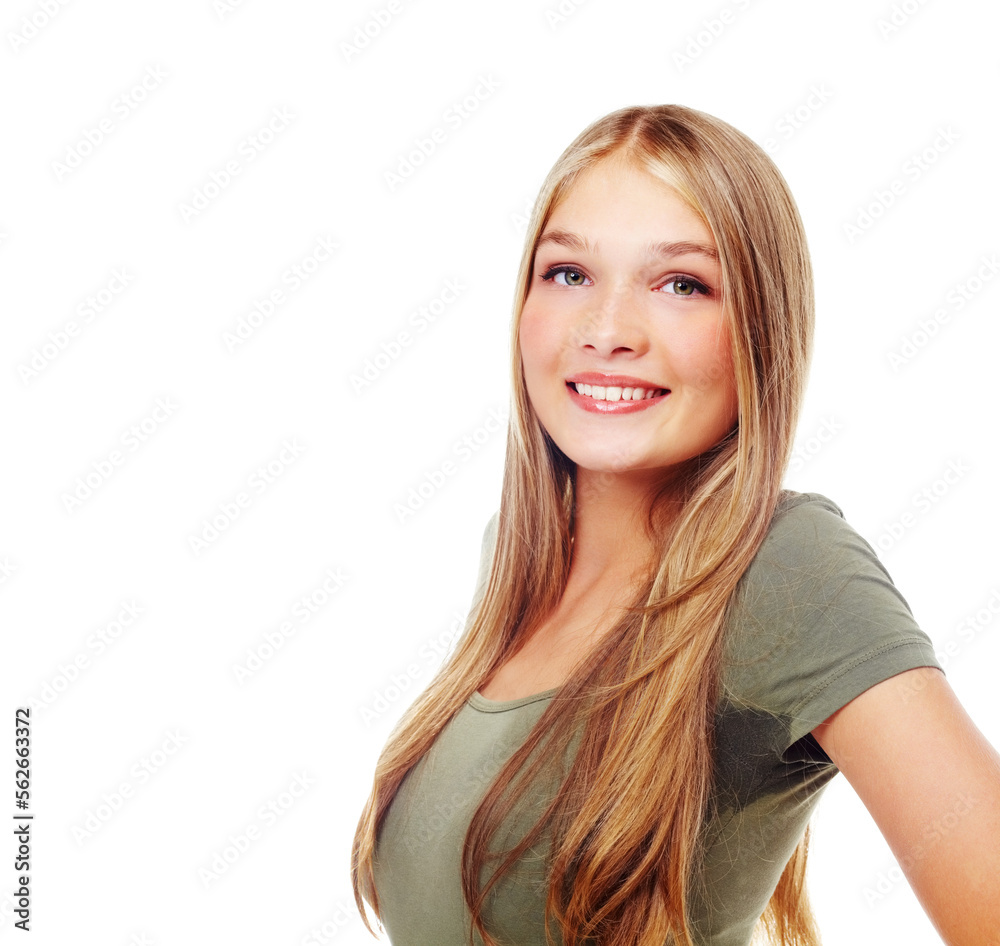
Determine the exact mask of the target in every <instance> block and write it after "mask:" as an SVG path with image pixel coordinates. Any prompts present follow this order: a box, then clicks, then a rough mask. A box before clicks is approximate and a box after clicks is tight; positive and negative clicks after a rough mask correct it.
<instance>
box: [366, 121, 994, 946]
mask: <svg viewBox="0 0 1000 946" xmlns="http://www.w3.org/2000/svg"><path fill="white" fill-rule="evenodd" d="M812 313H813V300H812V282H811V271H810V264H809V258H808V253H807V249H806V242H805V237H804V235H803V232H802V226H801V222H800V219H799V215H798V212H797V210H796V207H795V203H794V201H793V200H792V197H791V195H790V194H789V192H788V189H787V186H786V184H785V182H784V180H783V179H782V177H781V175H780V174H779V172H778V171H777V169H776V168H775V167H774V165H773V164H772V162H771V161H770V159H769V158H768V157H767V156H766V155H765V154H764V152H763V151H762V150H761V149H760V148H759V147H757V146H756V145H755V144H754V143H753V142H752V141H750V140H749V139H748V138H746V137H745V136H744V135H742V134H741V133H740V132H738V131H736V130H735V129H733V128H732V127H730V126H729V125H727V124H725V123H724V122H722V121H719V120H718V119H715V118H712V117H711V116H708V115H705V114H703V113H701V112H697V111H693V110H691V109H686V108H681V107H677V106H659V107H648V108H647V107H644V108H639V107H635V108H625V109H621V110H620V111H617V112H614V113H612V114H610V115H608V116H606V117H605V118H603V119H601V120H600V121H598V122H596V123H594V124H593V125H591V126H590V127H589V128H587V129H586V130H585V131H584V132H583V133H582V134H581V135H580V136H579V137H578V138H577V139H576V140H575V141H574V142H573V143H572V144H571V145H570V146H569V148H568V149H567V150H566V151H565V152H564V153H563V155H562V156H561V157H560V159H559V160H558V161H557V162H556V165H555V167H554V168H553V169H552V171H551V172H550V174H549V176H548V178H547V179H546V181H545V183H544V185H543V187H542V191H541V194H540V196H539V199H538V201H537V204H536V206H535V210H534V214H533V217H532V220H531V225H530V226H529V229H528V234H527V239H526V243H525V249H524V255H523V257H522V261H521V269H520V274H519V279H518V292H517V296H516V303H515V306H514V318H513V340H512V342H513V343H512V352H513V410H512V412H511V423H510V430H509V437H508V444H507V461H506V469H505V475H504V483H503V492H502V495H501V500H500V509H499V512H498V513H497V514H496V515H495V516H494V517H493V518H492V519H491V520H490V522H489V524H488V526H487V528H486V533H485V535H484V539H483V550H482V559H481V564H480V574H479V582H478V585H477V588H476V593H475V596H474V599H473V606H472V611H471V613H470V616H469V621H468V625H467V628H466V632H465V634H464V636H463V638H462V640H461V641H460V643H459V645H458V647H457V649H456V651H455V653H454V654H453V655H452V656H451V658H450V659H449V661H448V662H447V663H446V665H445V666H444V667H443V668H442V670H441V671H440V673H439V674H438V675H437V677H436V678H435V679H434V680H433V682H432V683H431V684H430V685H429V686H428V688H427V690H426V691H425V692H424V693H423V694H422V695H421V696H420V697H419V698H418V699H417V701H416V702H415V703H414V705H413V706H412V707H411V708H410V710H409V711H408V712H407V714H406V715H405V716H404V718H403V719H402V720H401V722H400V723H399V725H398V727H397V728H396V730H395V731H394V732H393V734H392V736H391V737H390V739H389V742H388V744H387V745H386V747H385V749H384V751H383V754H382V756H381V758H380V760H379V764H378V768H377V771H376V774H375V782H374V787H373V790H372V794H371V797H370V799H369V802H368V805H367V807H366V809H365V812H364V814H363V816H362V818H361V821H360V824H359V826H358V831H357V835H356V838H355V845H354V852H353V874H354V883H355V892H356V896H357V899H358V904H359V908H361V909H362V911H364V904H363V899H364V900H367V901H368V903H369V904H370V905H371V907H372V909H373V910H374V912H375V914H376V915H377V916H378V917H379V918H380V920H381V921H382V923H383V924H384V926H385V928H386V930H387V932H388V934H389V937H390V939H391V941H392V942H393V943H394V944H395V946H462V944H467V943H472V942H475V943H480V942H483V943H486V944H505V946H508V944H509V946H536V944H537V946H543V944H545V943H546V942H547V936H548V937H550V938H551V941H552V942H562V943H564V944H566V946H581V944H583V943H587V944H600V946H612V944H614V946H663V944H664V943H676V944H686V946H691V944H698V946H703V944H704V946H708V944H711V946H747V944H748V943H749V942H750V940H751V937H752V935H753V933H754V930H755V928H759V929H760V930H761V931H765V930H766V931H768V932H769V934H770V937H771V940H772V941H773V942H776V943H785V944H793V943H794V944H809V946H812V944H818V943H819V935H818V932H817V930H816V928H815V924H814V922H813V919H812V916H811V914H810V910H809V906H808V903H807V900H806V894H805V889H804V869H805V859H806V851H807V842H808V820H809V816H810V814H811V812H812V810H813V808H814V806H815V804H816V802H817V800H818V797H819V793H820V790H821V789H822V788H823V787H824V786H825V785H826V784H827V783H828V782H829V780H830V779H831V778H832V777H833V776H834V775H835V774H836V773H837V771H842V772H844V774H845V775H846V776H847V778H848V779H849V780H850V782H851V784H852V785H853V786H854V787H855V788H856V789H857V791H858V793H859V795H860V796H861V798H862V800H863V801H864V803H865V804H866V805H867V807H868V809H869V811H870V812H871V813H872V815H873V817H874V818H875V820H876V822H877V823H878V825H879V827H880V828H881V830H882V832H883V833H884V835H885V836H886V838H887V839H888V841H889V844H890V845H891V846H892V848H893V851H894V852H895V854H896V856H897V858H898V859H899V862H900V865H901V867H902V868H903V869H904V870H905V872H906V874H907V877H908V878H909V880H910V883H911V885H912V886H913V888H914V890H915V891H916V893H917V896H918V897H919V898H920V899H921V902H922V903H923V904H924V905H925V907H926V909H927V912H928V914H929V915H930V917H931V919H932V920H933V922H934V923H935V925H936V926H937V928H938V929H939V930H940V932H941V935H942V937H943V938H944V939H945V941H946V942H947V943H949V944H970V946H971V944H977V946H982V944H984V943H990V942H998V940H997V938H996V937H997V931H998V930H1000V880H998V878H1000V854H998V851H1000V757H998V755H997V753H996V752H995V751H994V750H993V749H992V747H990V745H989V744H988V743H987V742H986V740H985V739H984V737H983V736H982V735H981V734H980V733H979V731H978V730H977V729H976V727H975V726H974V725H973V724H972V722H971V721H970V720H969V718H968V716H967V715H966V714H965V712H964V711H963V710H962V708H961V707H960V705H959V704H958V703H957V701H956V699H955V697H954V695H953V694H952V691H951V689H950V688H949V686H948V684H947V683H946V682H945V679H944V675H943V673H942V672H941V669H940V667H939V665H938V663H937V661H936V660H935V657H934V652H933V649H932V647H931V643H930V640H929V639H928V637H927V636H926V635H925V634H924V633H923V632H922V631H921V630H920V629H919V628H918V627H917V626H916V624H915V623H914V620H913V618H912V616H911V614H910V612H909V609H908V608H907V605H906V602H905V601H904V600H903V598H902V597H901V596H900V594H899V593H898V592H897V591H896V589H895V588H894V586H893V584H892V582H891V580H890V579H889V576H888V575H887V574H886V572H885V570H884V569H883V568H882V566H881V564H880V563H879V561H878V559H877V558H876V556H875V554H874V552H873V551H872V549H871V547H870V546H869V545H868V544H867V543H865V542H864V540H862V539H861V538H860V537H859V536H858V535H857V533H856V532H854V531H853V530H852V529H851V528H850V526H848V525H847V524H846V523H845V521H844V519H843V516H842V514H841V512H840V510H839V509H838V508H837V506H836V505H834V504H833V503H832V502H830V501H829V500H828V499H826V498H824V497H822V496H819V495H817V494H802V493H792V492H789V491H783V490H782V489H781V478H782V475H783V472H784V470H785V466H786V463H787V461H788V458H789V453H790V450H791V446H792V438H793V434H794V431H795V423H796V418H797V415H798V411H799V405H800V401H801V397H802V390H803V385H804V381H805V375H806V368H807V361H808V357H809V348H810V339H811V334H812ZM946 816H948V820H947V824H948V825H949V826H950V828H949V830H947V831H945V832H938V833H937V836H936V837H931V835H930V833H929V832H927V831H926V830H925V828H926V826H927V825H928V824H930V823H931V822H933V821H935V820H937V821H940V820H941V819H942V818H944V817H946Z"/></svg>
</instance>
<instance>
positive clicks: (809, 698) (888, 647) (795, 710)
mask: <svg viewBox="0 0 1000 946" xmlns="http://www.w3.org/2000/svg"><path fill="white" fill-rule="evenodd" d="M911 644H918V645H919V646H921V647H926V646H927V642H926V641H925V640H923V639H922V638H920V637H908V638H906V639H905V640H898V641H890V642H889V643H886V644H883V645H881V646H880V647H877V648H876V649H875V650H871V651H868V653H866V654H863V655H862V656H860V657H857V658H855V659H854V660H853V661H851V662H849V663H848V664H847V666H845V667H842V668H839V669H838V670H837V671H836V672H835V673H832V674H831V675H830V676H828V677H826V678H825V679H824V680H823V681H822V682H821V683H819V684H817V685H816V686H815V687H813V689H812V690H810V691H809V692H808V693H807V694H806V695H805V697H804V698H803V699H802V700H801V701H800V702H798V703H796V704H795V706H794V707H792V708H791V710H790V713H791V714H792V715H793V716H797V715H799V713H800V711H801V710H802V709H803V708H804V707H806V706H808V705H809V704H810V703H811V702H813V701H814V700H815V698H816V697H817V696H819V695H820V694H821V693H822V692H823V691H824V690H826V689H828V688H829V687H830V686H831V685H832V684H834V683H836V681H837V680H840V679H841V678H842V677H843V676H844V675H845V674H848V673H850V672H851V671H852V670H855V669H857V668H858V667H860V666H861V665H862V664H865V663H868V661H870V660H873V659H874V658H876V657H879V656H881V655H882V654H887V653H889V651H892V650H896V649H898V648H900V647H909V646H910V645H911ZM899 672H900V673H903V672H904V671H902V670H900V671H899ZM893 676H895V674H893ZM885 679H889V678H888V677H886V678H885ZM879 682H882V681H879ZM876 685H877V684H874V683H873V684H872V686H876ZM861 692H864V691H863V690H862V691H861ZM858 695H859V696H860V694H858ZM852 699H853V697H852ZM848 702H849V701H848ZM844 705H845V706H846V703H845V704H844Z"/></svg>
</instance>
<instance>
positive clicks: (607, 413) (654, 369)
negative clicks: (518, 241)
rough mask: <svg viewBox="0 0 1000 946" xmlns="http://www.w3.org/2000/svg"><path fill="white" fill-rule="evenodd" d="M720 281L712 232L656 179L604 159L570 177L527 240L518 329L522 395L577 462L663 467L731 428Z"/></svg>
mask: <svg viewBox="0 0 1000 946" xmlns="http://www.w3.org/2000/svg"><path fill="white" fill-rule="evenodd" d="M721 281H722V273H721V267H720V264H719V260H718V253H717V250H716V246H715V241H714V240H713V238H712V234H711V232H710V231H709V230H708V228H707V226H706V225H705V223H704V222H703V221H702V219H701V218H700V216H699V215H697V214H696V213H695V212H694V211H693V210H692V209H691V207H690V206H689V205H688V204H687V203H686V202H685V201H684V200H682V199H681V197H680V195H679V194H678V193H677V191H676V190H674V188H672V187H671V186H669V185H668V184H666V183H664V182H663V181H661V180H659V179H657V178H654V177H653V176H652V175H651V174H649V173H648V172H646V171H644V170H641V169H639V168H636V167H634V166H631V165H629V166H622V165H621V164H619V163H612V162H610V161H604V162H601V163H599V164H597V165H595V166H594V167H592V168H590V169H589V170H587V171H585V172H584V173H583V174H581V175H580V177H579V178H578V179H577V181H576V182H575V183H574V184H573V186H572V188H571V189H570V191H569V193H568V195H567V196H566V197H565V198H564V200H563V201H562V202H561V203H560V204H559V205H558V206H557V207H556V208H555V210H554V211H553V213H552V215H551V216H550V218H549V220H548V222H547V224H546V226H545V229H544V231H543V232H542V234H541V237H540V239H539V241H538V246H537V248H536V251H535V259H534V264H533V272H532V280H531V286H530V288H529V290H528V296H527V298H526V300H525V304H524V309H523V312H522V315H521V325H520V331H519V341H520V350H521V359H522V365H523V368H524V376H525V383H526V385H527V389H528V396H529V398H530V400H531V404H532V406H533V407H534V409H535V412H536V413H537V414H538V418H539V420H540V421H541V423H542V426H543V427H544V428H545V429H546V431H547V432H548V434H549V436H550V437H552V439H553V440H554V441H555V443H556V445H557V446H558V447H559V448H560V450H562V451H563V453H565V454H566V456H567V457H569V458H570V459H571V460H572V461H573V462H574V463H576V464H577V466H578V467H579V468H582V469H589V470H595V471H609V470H612V471H614V472H625V471H627V470H628V469H645V470H651V469H661V468H667V467H671V466H673V465H675V464H677V463H680V462H683V461H684V460H687V459H690V458H691V457H694V456H697V455H698V454H700V453H703V452H704V451H705V450H708V449H709V448H711V447H712V446H714V445H715V444H717V443H718V442H719V441H720V440H722V439H723V438H724V437H725V436H726V434H727V433H728V432H729V431H730V430H731V429H732V427H733V425H734V424H735V422H736V417H737V398H736V383H735V378H734V371H733V367H732V354H731V344H730V336H729V326H728V319H727V315H726V311H725V307H724V304H723V300H722V293H721ZM623 457H625V458H627V459H626V460H624V461H623Z"/></svg>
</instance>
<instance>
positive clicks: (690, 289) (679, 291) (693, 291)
mask: <svg viewBox="0 0 1000 946" xmlns="http://www.w3.org/2000/svg"><path fill="white" fill-rule="evenodd" d="M671 286H672V287H673V288H672V289H671V288H669V287H671ZM663 288H664V289H666V291H667V294H668V295H671V296H694V295H697V294H699V293H700V294H702V295H708V287H707V286H706V285H704V284H703V283H700V282H698V280H697V279H692V278H691V277H690V276H674V278H673V279H668V280H667V282H665V283H664V284H663Z"/></svg>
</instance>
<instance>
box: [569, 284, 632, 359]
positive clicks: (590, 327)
mask: <svg viewBox="0 0 1000 946" xmlns="http://www.w3.org/2000/svg"><path fill="white" fill-rule="evenodd" d="M641 309H642V306H641V304H640V303H639V300H637V299H636V298H635V297H634V292H633V291H632V290H631V289H629V287H627V286H622V285H617V284H616V285H609V286H607V288H604V289H602V290H599V291H597V292H591V293H588V298H587V304H586V305H585V306H583V307H582V308H581V310H580V315H579V319H578V320H577V322H576V324H575V325H574V326H573V337H572V340H571V343H572V344H573V345H574V346H575V347H577V348H593V349H594V350H595V351H596V352H597V353H598V354H599V355H601V357H604V358H607V357H610V356H611V355H612V354H614V353H615V352H616V351H619V350H626V351H633V352H635V353H636V354H642V353H643V352H645V351H646V349H647V348H648V342H649V340H648V336H647V334H646V331H645V328H644V326H643V322H642V312H641Z"/></svg>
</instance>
